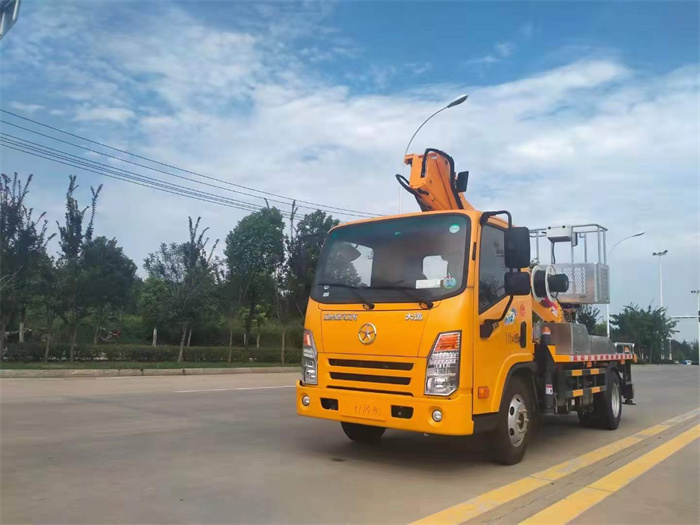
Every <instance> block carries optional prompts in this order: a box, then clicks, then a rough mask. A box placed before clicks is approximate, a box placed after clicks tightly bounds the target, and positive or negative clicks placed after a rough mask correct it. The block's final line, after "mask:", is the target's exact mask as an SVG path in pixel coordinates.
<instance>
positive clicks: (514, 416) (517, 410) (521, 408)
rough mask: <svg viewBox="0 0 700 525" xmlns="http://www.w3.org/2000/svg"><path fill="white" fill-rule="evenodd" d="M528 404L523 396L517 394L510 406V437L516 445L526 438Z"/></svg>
mask: <svg viewBox="0 0 700 525" xmlns="http://www.w3.org/2000/svg"><path fill="white" fill-rule="evenodd" d="M528 421H530V420H529V419H528V417H527V406H525V401H524V400H523V398H522V396H520V395H519V394H516V395H515V396H513V399H511V401H510V406H509V407H508V437H509V438H510V442H511V444H512V445H513V446H514V447H519V446H520V445H521V444H522V442H523V441H524V440H525V434H527V424H528Z"/></svg>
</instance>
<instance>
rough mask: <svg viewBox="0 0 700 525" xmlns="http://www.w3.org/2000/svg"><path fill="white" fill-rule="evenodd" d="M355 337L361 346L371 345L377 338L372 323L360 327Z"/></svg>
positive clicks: (375, 328)
mask: <svg viewBox="0 0 700 525" xmlns="http://www.w3.org/2000/svg"><path fill="white" fill-rule="evenodd" d="M357 336H358V337H359V339H360V343H362V344H363V345H371V344H372V343H374V340H375V339H376V338H377V327H376V326H374V325H373V324H372V323H365V324H363V325H362V326H361V327H360V331H359V332H357Z"/></svg>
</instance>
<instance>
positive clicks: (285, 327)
mask: <svg viewBox="0 0 700 525" xmlns="http://www.w3.org/2000/svg"><path fill="white" fill-rule="evenodd" d="M286 336H287V325H286V324H283V325H282V355H281V357H282V364H284V347H285V343H286V339H287V338H286Z"/></svg>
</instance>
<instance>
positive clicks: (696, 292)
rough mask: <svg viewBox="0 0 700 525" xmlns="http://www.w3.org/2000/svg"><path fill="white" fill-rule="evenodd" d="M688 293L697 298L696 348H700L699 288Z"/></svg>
mask: <svg viewBox="0 0 700 525" xmlns="http://www.w3.org/2000/svg"><path fill="white" fill-rule="evenodd" d="M690 293H693V294H695V297H697V298H698V311H697V314H698V348H700V290H690Z"/></svg>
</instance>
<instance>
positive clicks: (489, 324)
mask: <svg viewBox="0 0 700 525" xmlns="http://www.w3.org/2000/svg"><path fill="white" fill-rule="evenodd" d="M513 297H514V296H513V295H511V296H510V298H509V299H508V303H507V304H506V307H505V308H504V309H503V313H502V314H501V317H499V318H498V319H486V320H485V321H484V322H483V323H482V324H481V326H479V335H480V336H481V338H482V339H488V338H489V337H490V336H491V334H492V333H493V325H495V324H496V323H500V322H501V321H503V319H505V317H506V315H507V314H508V310H509V309H510V305H512V304H513Z"/></svg>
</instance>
